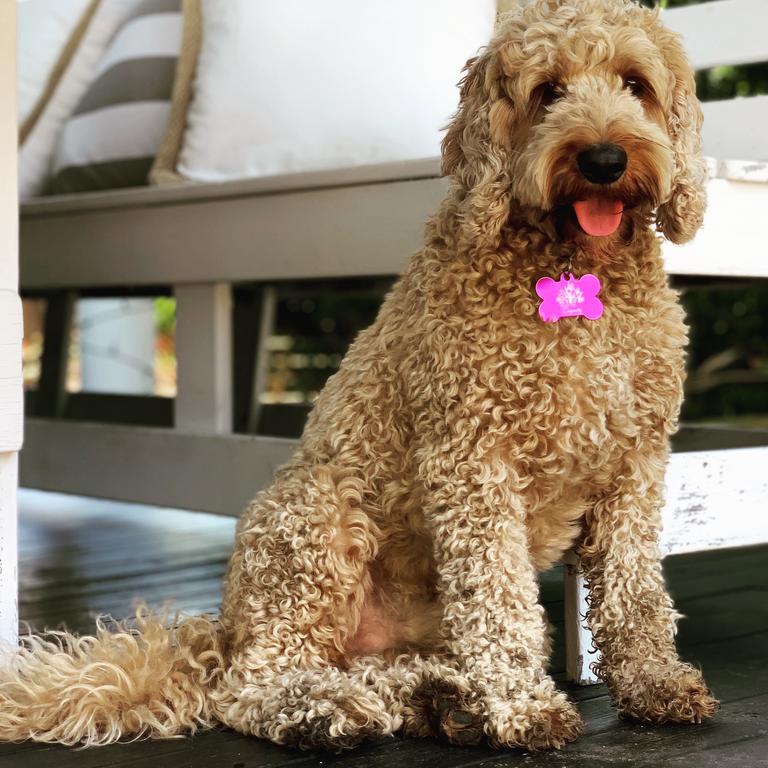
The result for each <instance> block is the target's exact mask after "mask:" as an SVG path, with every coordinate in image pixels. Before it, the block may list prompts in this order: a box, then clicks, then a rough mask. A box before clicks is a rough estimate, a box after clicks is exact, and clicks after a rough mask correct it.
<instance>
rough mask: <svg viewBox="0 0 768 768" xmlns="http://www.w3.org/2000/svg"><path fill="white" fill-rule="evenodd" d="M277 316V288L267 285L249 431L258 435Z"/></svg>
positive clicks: (254, 375)
mask: <svg viewBox="0 0 768 768" xmlns="http://www.w3.org/2000/svg"><path fill="white" fill-rule="evenodd" d="M276 316H277V288H276V287H275V286H274V285H265V286H264V288H263V289H262V292H261V316H260V321H259V338H258V341H257V342H256V362H255V365H254V374H253V391H252V392H251V409H250V423H249V424H248V431H249V432H250V433H251V434H256V432H258V429H259V418H260V416H261V393H262V392H263V391H264V389H265V386H266V383H267V375H268V374H269V349H267V339H268V338H269V337H270V336H271V335H272V334H273V333H274V331H275V318H276Z"/></svg>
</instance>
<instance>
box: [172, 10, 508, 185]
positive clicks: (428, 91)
mask: <svg viewBox="0 0 768 768" xmlns="http://www.w3.org/2000/svg"><path fill="white" fill-rule="evenodd" d="M202 10H203V42H202V48H201V51H200V58H199V61H198V69H197V79H196V83H195V96H194V99H193V102H192V105H191V108H190V111H189V114H188V123H187V130H186V134H185V138H184V143H183V146H182V150H181V154H180V158H179V164H178V170H179V171H180V173H182V174H183V175H185V176H187V177H189V178H192V179H196V180H200V181H224V180H229V179H236V178H242V177H247V176H268V175H275V174H283V173H291V172H299V171H307V170H322V169H329V168H340V167H348V166H354V165H366V164H371V163H381V162H389V161H395V160H407V159H414V158H419V157H429V156H434V155H436V154H438V153H439V149H440V138H441V129H442V127H444V126H445V124H446V122H447V121H448V119H449V118H450V116H451V114H452V113H453V111H454V110H455V108H456V105H457V102H458V91H457V89H456V82H457V81H458V79H459V77H460V71H461V68H462V67H463V65H464V63H465V62H466V60H467V59H468V58H469V57H470V56H473V55H474V54H475V53H476V52H477V49H478V48H479V47H480V46H482V45H484V44H485V43H486V42H487V41H488V39H489V38H490V35H491V33H492V31H493V24H494V20H495V14H496V2H495V0H418V2H414V0H380V1H379V2H373V0H366V1H365V2H361V0H324V2H308V1H307V0H280V2H274V0H203V4H202Z"/></svg>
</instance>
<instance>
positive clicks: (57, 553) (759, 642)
mask: <svg viewBox="0 0 768 768" xmlns="http://www.w3.org/2000/svg"><path fill="white" fill-rule="evenodd" d="M233 529H234V521H233V520H230V519H223V518H215V517H211V516H206V515H195V514H191V513H183V512H171V511H165V510H162V511H161V510H156V509H149V508H146V507H135V506H131V505H124V504H109V503H103V502H92V501H88V502H86V501H84V500H82V499H78V498H74V497H64V496H54V495H49V494H40V493H31V492H25V493H24V494H23V496H22V514H21V530H20V548H21V573H20V577H21V617H22V619H24V620H26V621H28V622H30V623H32V624H33V625H35V626H37V627H42V626H49V627H50V626H56V625H58V624H60V623H62V622H64V623H66V625H67V626H68V627H70V628H77V629H80V630H86V631H87V630H88V628H89V627H90V626H91V625H92V616H93V614H94V613H98V612H109V613H112V614H114V615H116V616H123V615H126V614H128V613H129V612H130V610H131V603H132V600H133V599H134V598H136V597H139V596H141V597H144V598H145V599H147V600H148V601H149V602H154V603H160V602H162V601H163V600H166V599H167V598H170V597H173V598H174V604H175V605H176V606H177V607H179V608H183V609H185V610H190V611H191V610H194V611H212V610H216V607H217V603H218V600H219V595H220V586H219V582H220V579H221V575H222V573H223V570H224V566H225V563H226V558H227V553H228V549H229V545H230V542H231V539H232V536H233ZM767 566H768V547H754V548H750V549H743V550H725V551H720V552H711V553H706V554H703V555H685V556H681V557H677V558H671V559H669V560H668V561H667V562H666V572H667V577H668V581H669V584H670V588H671V590H672V592H673V594H674V596H675V598H676V601H677V604H678V608H679V609H680V610H681V611H682V612H683V613H684V614H686V616H687V618H686V619H685V620H684V621H683V622H682V623H681V625H680V636H679V640H680V647H681V649H682V653H683V655H684V656H685V657H686V658H687V659H689V660H691V661H693V662H695V663H697V664H699V665H701V667H702V668H703V669H704V671H705V673H706V675H707V679H708V681H709V683H710V685H711V686H712V688H713V689H714V691H715V693H716V694H717V695H718V696H719V697H720V699H721V700H722V702H723V706H722V709H721V711H720V712H719V713H718V715H717V717H716V719H715V720H714V721H712V722H711V723H708V724H705V725H702V726H697V727H661V728H650V727H643V726H638V725H633V724H629V723H624V722H621V721H619V720H618V719H617V717H616V714H615V712H614V710H613V709H612V708H611V706H610V703H609V701H608V698H607V696H606V693H605V689H604V688H603V687H602V686H594V687H588V688H568V686H565V687H566V688H568V690H569V692H570V694H571V695H572V696H573V697H574V698H576V699H578V701H579V702H580V707H581V711H582V713H583V715H584V718H585V721H586V733H585V735H584V737H583V738H582V739H581V740H580V741H579V742H577V743H576V744H573V745H571V746H570V747H568V748H567V749H565V750H564V751H562V752H559V753H547V754H539V755H527V754H524V753H522V752H494V751H492V750H489V749H485V748H463V749H459V748H454V747H450V746H447V745H445V744H442V743H438V742H434V741H430V740H403V739H392V740H390V741H388V742H385V743H380V744H373V745H369V746H365V747H362V748H360V749H359V750H357V751H355V752H352V753H347V754H344V755H341V756H327V755H318V754H310V753H301V752H296V751H292V750H287V749H281V748H279V747H275V746H273V745H271V744H267V743H263V742H260V741H257V740H256V739H251V738H245V737H242V736H239V735H237V734H234V733H232V732H229V731H216V732H211V733H206V734H202V735H199V736H197V737H195V738H187V739H180V740H176V741H170V742H155V743H152V742H140V743H134V744H122V745H116V746H112V747H106V748H100V749H91V750H86V751H76V750H70V749H66V748H62V747H56V746H53V747H50V746H44V745H32V744H23V745H0V768H6V766H20V767H23V768H69V767H70V766H72V767H73V768H74V767H75V766H77V768H98V767H101V766H104V767H105V768H106V766H144V765H147V766H153V765H161V766H164V768H180V767H181V766H189V768H193V767H197V766H206V768H209V767H210V768H215V767H218V766H223V767H225V768H251V767H253V768H278V767H279V766H291V768H309V766H319V765H322V766H340V767H341V766H343V767H344V768H389V767H390V766H391V767H392V768H399V767H401V766H402V767H403V768H428V767H430V766H439V768H454V767H456V768H458V767H459V766H473V768H492V767H493V768H502V766H531V767H532V768H537V767H538V766H541V767H542V768H555V767H557V768H561V767H569V766H589V767H590V768H602V767H603V766H616V765H633V766H648V768H650V767H651V766H653V767H654V768H666V767H667V766H669V767H670V768H673V767H674V766H696V768H709V767H710V766H712V767H714V766H717V768H728V767H729V766H739V768H752V767H757V766H760V767H763V766H765V767H766V768H768V722H767V720H768V567H767ZM559 578H560V576H559V573H557V572H556V571H555V572H552V573H549V574H545V576H544V577H543V579H542V590H543V594H544V598H545V602H546V604H547V608H548V610H549V612H550V617H551V619H552V621H553V622H554V624H555V625H556V627H557V630H558V632H557V642H556V647H555V654H554V664H553V667H554V670H555V672H558V673H561V672H562V667H563V652H562V601H561V594H560V588H559Z"/></svg>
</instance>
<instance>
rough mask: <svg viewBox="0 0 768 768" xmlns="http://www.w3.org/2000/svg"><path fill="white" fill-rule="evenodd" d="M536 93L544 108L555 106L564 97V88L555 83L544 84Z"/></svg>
mask: <svg viewBox="0 0 768 768" xmlns="http://www.w3.org/2000/svg"><path fill="white" fill-rule="evenodd" d="M536 91H537V93H538V96H539V100H540V102H541V104H542V106H545V107H548V106H549V105H550V104H553V103H554V102H556V101H557V100H558V99H559V98H561V97H562V95H563V89H562V86H560V85H558V83H553V82H548V83H542V84H541V85H540V86H539V87H538V88H537V89H536Z"/></svg>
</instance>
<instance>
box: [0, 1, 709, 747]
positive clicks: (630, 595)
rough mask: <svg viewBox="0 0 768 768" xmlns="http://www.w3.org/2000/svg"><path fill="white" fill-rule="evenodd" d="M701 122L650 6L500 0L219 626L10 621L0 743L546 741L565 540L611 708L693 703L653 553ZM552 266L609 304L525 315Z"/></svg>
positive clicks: (248, 524)
mask: <svg viewBox="0 0 768 768" xmlns="http://www.w3.org/2000/svg"><path fill="white" fill-rule="evenodd" d="M700 123H701V112H700V108H699V105H698V103H697V101H696V98H695V95H694V82H693V77H692V74H691V70H690V68H689V65H688V64H687V62H686V59H685V56H684V53H683V50H682V47H681V44H680V41H679V39H678V38H677V37H676V36H675V35H674V34H672V33H671V32H669V31H667V30H665V29H664V28H663V27H662V26H661V24H660V22H659V20H658V17H657V14H656V13H654V12H652V11H649V10H645V9H643V8H641V7H639V6H637V5H635V4H633V3H632V2H629V0H562V1H558V0H536V2H533V3H532V4H530V5H527V6H525V7H523V8H519V9H516V10H513V11H512V12H511V13H510V14H509V15H508V16H506V17H505V18H504V19H503V21H502V23H501V25H500V27H499V29H498V32H497V34H496V36H495V37H494V39H493V40H492V41H491V42H490V44H489V45H488V46H487V48H485V49H483V51H482V52H481V53H480V54H479V55H478V56H477V57H476V58H474V59H472V60H471V61H470V62H469V64H468V65H467V70H466V76H465V77H464V80H463V82H462V85H461V103H460V106H459V110H458V112H457V114H456V116H455V118H454V119H453V121H452V123H451V124H450V126H449V128H448V132H447V135H446V136H445V140H444V142H443V168H444V171H445V173H446V174H447V175H448V176H450V179H451V185H450V190H449V192H448V194H447V197H446V199H445V201H444V202H443V204H442V206H441V208H440V210H439V211H438V213H437V214H436V215H435V216H434V217H433V218H432V219H431V220H430V221H429V223H428V225H427V229H426V241H425V245H424V247H423V249H422V250H421V251H420V252H419V253H417V254H416V255H415V256H414V257H413V258H412V259H411V262H410V265H409V266H408V268H407V270H406V271H405V273H404V275H403V276H402V277H401V278H400V280H399V281H398V282H397V284H396V285H395V287H394V288H393V289H392V291H391V293H390V294H389V295H388V296H387V298H386V300H385V302H384V304H383V306H382V309H381V312H380V313H379V316H378V319H377V320H376V321H375V323H374V324H373V325H372V326H371V327H370V328H369V329H367V330H366V331H364V332H363V333H361V334H360V336H359V337H358V339H357V341H356V342H355V343H354V344H353V345H352V347H351V348H350V350H349V352H348V354H347V356H346V358H345V360H344V362H343V364H342V366H341V370H340V371H339V372H338V373H337V374H336V375H335V376H334V377H333V378H332V379H331V380H330V381H329V382H328V384H327V386H326V387H325V390H324V391H323V392H322V394H321V395H320V397H319V398H318V400H317V404H316V406H315V409H314V411H313V413H312V415H311V417H310V420H309V423H308V424H307V427H306V430H305V432H304V436H303V439H302V441H301V445H300V447H299V448H298V450H297V451H296V454H295V456H294V457H293V459H292V460H291V461H290V463H289V464H288V465H287V466H285V467H283V468H282V469H281V470H280V471H279V472H278V474H277V476H276V477H275V480H274V482H273V484H272V485H271V486H270V487H269V488H267V489H266V490H265V491H263V492H262V493H261V494H260V495H259V496H257V497H256V499H255V500H254V501H253V503H252V504H251V505H250V507H249V508H248V510H247V511H246V513H245V515H244V516H243V518H242V520H241V521H240V525H239V527H238V530H237V540H236V543H235V548H234V552H233V554H232V559H231V562H230V567H229V572H228V574H227V577H226V584H225V587H226V593H225V597H224V603H223V606H222V611H221V618H220V624H217V623H214V622H212V621H210V620H208V619H205V618H197V619H189V620H186V621H184V622H181V623H180V624H179V625H178V626H177V627H176V628H175V629H174V630H167V629H165V628H164V626H163V620H162V619H159V618H151V617H148V616H143V617H141V622H140V623H141V624H142V626H143V634H139V633H135V632H130V631H128V630H125V631H122V632H119V633H112V634H110V633H108V632H107V631H105V630H104V629H103V628H102V629H101V630H100V632H99V634H98V636H97V637H96V638H80V639H77V638H74V637H72V636H70V635H62V636H59V637H58V638H54V639H53V640H42V639H39V638H32V639H27V640H26V642H25V646H24V648H23V649H22V650H21V651H20V652H19V654H18V655H17V657H16V659H15V663H14V666H13V667H12V669H11V670H10V671H7V672H4V673H2V678H1V679H2V683H0V737H2V738H3V739H8V740H20V739H26V738H32V739H37V740H41V741H60V742H64V743H69V744H74V743H85V744H101V743H106V742H109V741H113V740H116V739H118V738H120V737H121V736H126V735H140V734H145V735H151V736H154V737H166V736H170V735H174V734H177V733H183V732H185V731H189V730H193V729H195V728H198V727H203V726H206V725H209V724H211V723H214V722H221V723H224V724H226V725H228V726H231V727H232V728H234V729H236V730H238V731H242V732H244V733H249V734H254V735H256V736H259V737H264V738H267V739H272V740H273V741H275V742H278V743H282V744H294V745H299V746H302V747H313V746H322V747H331V748H337V747H345V746H351V745H354V744H356V743H358V742H360V741H361V740H362V739H365V738H376V737H381V736H384V735H387V734H392V733H393V732H395V731H398V730H401V729H402V730H403V731H404V732H405V733H408V734H417V735H427V734H436V735H441V736H443V737H445V738H447V739H448V740H450V741H452V742H454V743H457V744H468V743H475V742H478V741H480V740H481V739H483V738H484V739H487V740H488V742H490V743H491V744H493V745H496V746H499V747H510V746H518V747H524V748H526V749H530V750H536V749H545V748H549V747H561V746H563V745H564V744H566V743H567V742H569V741H571V740H573V739H575V738H576V737H577V736H578V735H579V733H580V731H581V727H582V724H581V719H580V717H579V713H578V712H577V710H576V708H575V706H574V705H573V704H572V703H571V702H570V701H569V700H568V698H567V697H566V695H565V694H564V693H562V692H561V691H559V690H558V689H557V686H556V685H555V683H554V682H553V681H552V678H551V677H550V676H549V675H548V674H547V670H546V667H547V656H548V652H549V641H548V630H547V622H546V620H545V616H544V610H543V608H542V607H541V605H540V604H539V602H538V587H537V580H536V574H537V571H541V570H542V569H545V568H548V567H549V566H551V565H552V564H553V563H554V562H556V561H557V560H558V558H560V557H561V555H562V554H563V552H565V550H567V549H568V548H569V547H575V548H576V550H577V551H578V554H579V555H580V557H581V560H582V563H583V565H584V568H585V572H586V578H587V581H588V584H589V588H590V592H591V608H590V611H589V616H588V621H589V625H590V627H591V629H592V632H593V634H594V638H595V643H596V645H597V647H598V648H599V650H600V653H601V659H600V662H599V664H598V666H597V671H598V673H599V675H600V677H601V678H602V679H603V680H604V681H605V682H606V683H607V685H608V688H609V690H610V693H611V695H612V696H613V700H614V702H615V704H616V707H617V709H618V710H619V712H620V713H621V714H622V715H624V716H627V717H631V718H636V719H638V720H641V721H645V722H650V723H664V722H687V723H697V722H700V721H701V720H703V719H704V718H707V717H709V716H711V715H712V713H713V712H714V710H715V708H716V704H717V702H716V701H715V700H714V699H713V698H712V696H711V695H710V692H709V691H708V689H707V686H706V684H705V683H704V680H703V679H702V676H701V674H700V673H699V671H698V670H697V669H694V668H693V667H692V666H690V665H688V664H686V663H684V662H682V661H680V659H679V658H678V655H677V652H676V650H675V642H674V636H675V621H676V619H677V614H676V613H675V610H674V608H673V606H672V603H671V601H670V598H669V596H668V595H667V592H666V590H665V587H664V581H663V578H662V571H661V565H660V561H659V550H658V546H657V538H658V531H659V522H660V507H661V504H662V487H663V480H664V468H665V463H666V460H667V451H668V445H667V442H668V437H669V435H670V434H671V433H672V432H674V431H675V429H676V427H677V417H678V409H679V406H680V400H681V395H682V381H683V375H684V371H683V358H684V348H685V344H686V330H685V325H684V322H683V312H682V310H681V308H680V306H679V304H678V300H677V296H676V294H675V292H674V291H672V290H671V289H670V288H669V286H668V284H667V278H666V276H665V274H664V270H663V267H662V259H661V256H660V238H659V236H658V235H657V231H658V232H660V233H661V234H663V235H664V236H665V237H667V238H668V239H670V240H672V241H673V242H676V243H679V242H684V241H686V240H689V239H690V238H691V237H693V235H694V234H695V232H696V230H697V229H698V227H699V225H700V224H701V220H702V215H703V212H704V206H705V198H704V190H703V184H704V181H705V176H706V173H705V165H704V163H703V162H702V159H701V156H700V140H699V133H698V131H699V127H700ZM654 225H655V226H654ZM566 270H567V271H571V270H572V271H573V274H574V275H575V276H583V275H585V274H587V273H591V274H593V275H595V276H596V277H597V278H599V280H600V282H601V284H602V289H601V291H600V294H599V297H600V299H601V300H602V303H603V307H604V311H603V314H602V316H601V317H599V318H598V319H588V318H587V317H579V316H565V317H563V318H562V319H560V320H558V321H556V322H545V320H544V319H542V317H541V316H540V314H539V310H538V307H539V297H538V296H537V293H536V285H537V281H539V279H540V278H542V277H551V278H555V279H557V278H558V277H559V276H560V274H561V273H562V272H563V271H566ZM577 285H578V284H577ZM547 319H548V320H552V319H553V318H552V317H551V316H548V317H547Z"/></svg>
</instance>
